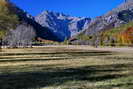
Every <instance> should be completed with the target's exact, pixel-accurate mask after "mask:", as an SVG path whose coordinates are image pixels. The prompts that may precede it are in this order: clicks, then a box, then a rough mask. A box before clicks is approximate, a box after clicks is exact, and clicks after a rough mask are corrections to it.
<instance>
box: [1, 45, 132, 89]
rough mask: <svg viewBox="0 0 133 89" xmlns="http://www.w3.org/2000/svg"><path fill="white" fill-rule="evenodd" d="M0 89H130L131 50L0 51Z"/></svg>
mask: <svg viewBox="0 0 133 89" xmlns="http://www.w3.org/2000/svg"><path fill="white" fill-rule="evenodd" d="M0 89H133V49H132V48H92V47H88V46H51V47H50V46H49V47H38V48H37V47H34V48H25V49H2V50H0Z"/></svg>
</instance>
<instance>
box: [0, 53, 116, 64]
mask: <svg viewBox="0 0 133 89" xmlns="http://www.w3.org/2000/svg"><path fill="white" fill-rule="evenodd" d="M113 54H114V53H112V52H109V51H91V52H61V53H60V52H57V53H15V54H14V53H4V54H0V56H2V57H0V62H26V61H49V60H66V59H75V58H78V59H79V58H84V57H91V56H107V55H113ZM23 55H25V57H22V58H21V57H19V56H23ZM26 55H27V56H28V55H29V56H31V57H30V58H28V57H27V56H26ZM38 55H41V56H42V57H43V56H44V57H49V58H43V59H38V58H36V57H34V56H38ZM4 56H5V57H4ZM6 56H9V57H6ZM11 56H15V57H12V58H11ZM17 56H18V57H17ZM50 57H51V58H50ZM52 57H57V58H52ZM23 58H25V59H23ZM26 58H27V59H26ZM5 59H6V60H5Z"/></svg>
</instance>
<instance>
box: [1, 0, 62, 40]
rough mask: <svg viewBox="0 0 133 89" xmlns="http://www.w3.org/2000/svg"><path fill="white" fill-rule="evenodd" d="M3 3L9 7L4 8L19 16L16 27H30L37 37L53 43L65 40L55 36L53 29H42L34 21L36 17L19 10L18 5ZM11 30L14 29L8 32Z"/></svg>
mask: <svg viewBox="0 0 133 89" xmlns="http://www.w3.org/2000/svg"><path fill="white" fill-rule="evenodd" d="M3 1H5V3H7V4H8V7H7V6H6V5H5V6H4V7H5V8H6V7H7V9H9V10H10V12H11V13H12V14H13V15H15V16H17V18H18V24H15V25H20V24H27V25H30V26H32V27H33V28H34V29H35V32H36V35H37V37H41V38H43V39H47V40H53V41H63V40H64V39H60V38H59V37H58V35H56V34H54V33H53V32H52V30H51V29H49V28H47V27H42V26H41V25H40V24H38V23H37V22H36V21H35V20H34V17H32V16H31V15H29V14H28V13H27V12H24V11H23V10H22V9H20V8H18V7H17V6H16V5H14V4H13V3H11V2H10V1H9V0H3ZM5 16H7V17H9V16H10V15H9V14H6V15H5ZM0 18H1V17H0ZM0 20H1V19H0ZM8 22H9V21H8ZM9 23H12V22H9ZM5 27H6V26H5ZM10 29H12V28H8V30H10Z"/></svg>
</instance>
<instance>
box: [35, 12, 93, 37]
mask: <svg viewBox="0 0 133 89" xmlns="http://www.w3.org/2000/svg"><path fill="white" fill-rule="evenodd" d="M35 20H36V21H37V22H38V23H39V24H40V25H41V26H43V27H47V28H49V29H52V31H53V32H54V33H55V34H57V35H59V37H60V38H64V39H65V38H69V37H71V36H73V35H75V34H77V33H78V32H80V31H81V30H83V29H86V28H87V27H88V24H89V23H90V21H91V19H90V18H78V17H72V16H69V15H64V14H62V13H56V12H49V11H45V12H42V13H41V14H40V15H38V16H36V17H35Z"/></svg>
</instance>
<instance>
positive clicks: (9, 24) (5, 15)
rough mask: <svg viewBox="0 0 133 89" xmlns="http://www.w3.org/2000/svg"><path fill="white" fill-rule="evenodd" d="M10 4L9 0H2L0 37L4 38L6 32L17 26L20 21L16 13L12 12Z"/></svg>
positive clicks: (0, 5) (0, 1)
mask: <svg viewBox="0 0 133 89" xmlns="http://www.w3.org/2000/svg"><path fill="white" fill-rule="evenodd" d="M10 9H11V7H10V4H9V3H8V1H7V0H0V39H2V38H3V37H4V36H5V34H6V32H7V31H9V30H10V29H13V28H15V27H16V25H17V24H18V23H19V21H18V17H17V15H16V14H14V13H13V12H11V10H10Z"/></svg>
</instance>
